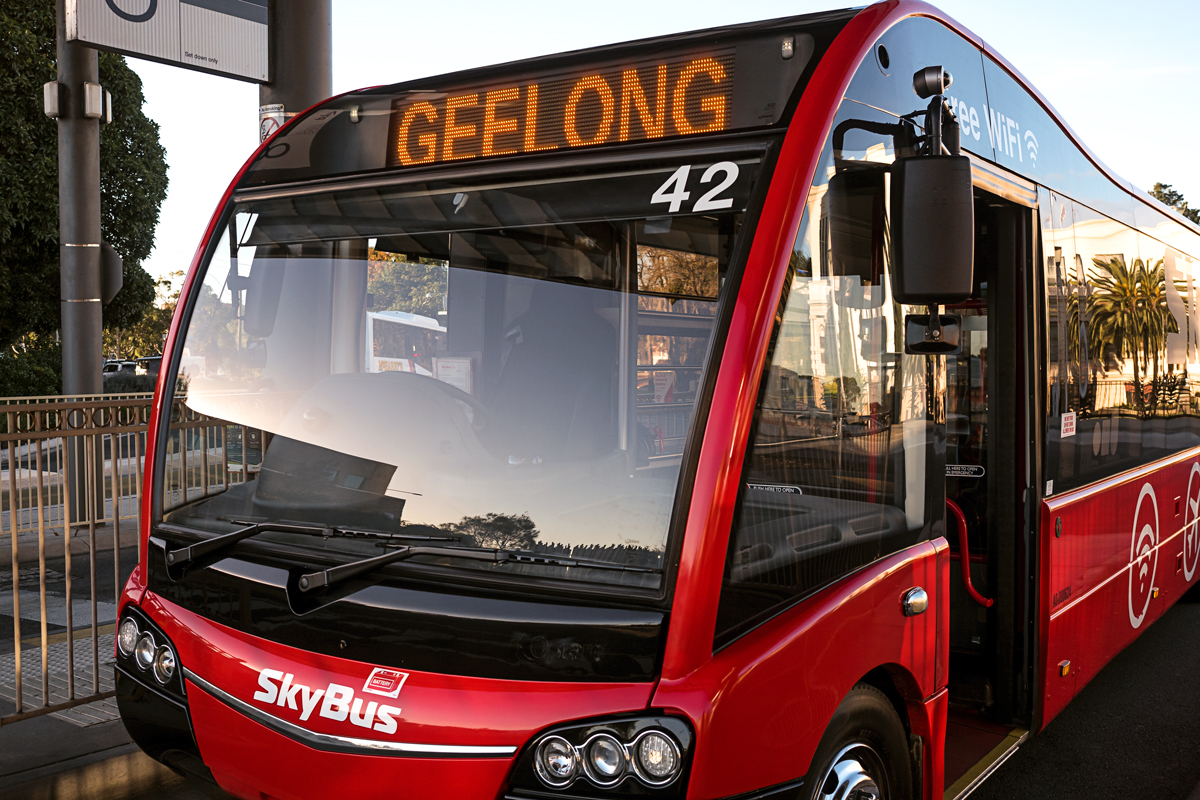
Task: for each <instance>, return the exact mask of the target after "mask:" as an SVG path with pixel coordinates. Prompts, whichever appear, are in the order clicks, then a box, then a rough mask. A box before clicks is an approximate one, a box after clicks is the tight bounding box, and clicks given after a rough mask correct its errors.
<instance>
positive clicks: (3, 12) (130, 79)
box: [0, 0, 167, 357]
mask: <svg viewBox="0 0 1200 800" xmlns="http://www.w3.org/2000/svg"><path fill="white" fill-rule="evenodd" d="M54 78H55V48H54V3H53V2H50V0H5V2H4V3H3V4H0V347H3V348H5V353H6V357H8V356H12V354H13V350H12V348H11V345H12V344H13V343H15V342H18V341H19V340H22V338H23V337H25V336H27V335H28V334H31V333H32V334H37V335H41V336H43V337H45V336H46V335H50V334H52V333H53V332H54V331H55V330H57V329H58V327H59V299H58V298H59V269H58V268H59V264H58V131H57V127H56V123H55V122H54V120H51V119H48V118H47V117H46V116H45V114H44V112H43V109H42V84H44V83H46V82H47V81H51V80H54ZM100 83H101V84H102V85H103V86H104V87H105V88H106V89H107V90H108V91H110V92H111V93H112V98H113V122H112V124H110V125H102V126H101V128H100V188H101V201H100V208H101V231H102V235H103V237H104V239H105V241H107V242H109V243H110V244H111V245H112V246H113V247H114V248H116V250H117V252H118V253H120V254H121V257H122V258H123V259H124V261H125V274H124V278H125V282H124V288H122V290H121V291H120V293H119V294H118V295H117V298H116V299H115V300H114V301H113V303H112V304H111V305H109V306H108V307H106V308H105V309H104V323H105V325H106V326H107V327H114V326H115V327H118V328H125V327H129V326H130V325H133V324H135V323H136V322H137V321H138V320H139V319H141V317H142V315H143V314H144V313H145V312H146V310H147V309H148V308H150V307H151V306H152V305H153V302H154V292H155V286H154V281H153V280H152V279H151V278H150V276H149V275H148V274H147V273H146V271H145V270H144V269H142V267H141V264H142V262H143V261H144V260H145V259H146V257H147V256H149V254H150V250H151V248H152V247H153V244H154V228H155V226H156V225H157V223H158V212H159V207H160V206H161V205H162V201H163V198H165V197H166V191H167V165H166V152H165V151H164V149H163V147H162V145H161V144H160V143H159V139H158V125H157V124H156V123H154V122H153V121H152V120H150V119H148V118H147V117H146V115H145V114H143V113H142V104H143V102H144V98H143V95H142V84H141V79H140V78H138V76H137V75H136V74H135V73H134V72H133V70H131V69H130V68H129V67H128V65H126V63H125V59H124V58H122V57H121V56H118V55H114V54H112V53H101V54H100ZM19 352H25V351H19ZM18 357H19V356H18Z"/></svg>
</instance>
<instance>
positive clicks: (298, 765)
mask: <svg viewBox="0 0 1200 800" xmlns="http://www.w3.org/2000/svg"><path fill="white" fill-rule="evenodd" d="M188 696H189V706H190V708H191V712H192V720H193V724H194V726H195V729H196V738H197V739H198V740H199V744H200V750H201V752H202V753H203V754H204V760H205V763H207V764H208V765H210V766H211V767H212V772H213V777H214V778H216V780H217V782H218V783H219V784H220V785H221V788H223V789H224V790H225V791H227V792H229V793H230V794H232V795H234V796H235V797H239V798H242V799H243V800H261V798H272V799H273V800H275V799H277V800H304V798H311V797H354V798H362V799H363V800H393V798H396V797H400V796H403V797H405V798H410V797H411V798H421V799H422V800H435V799H436V798H449V797H461V798H467V797H481V798H485V797H486V798H490V797H495V796H496V795H497V793H498V791H499V789H500V787H501V786H502V785H503V783H504V778H505V776H506V775H507V774H508V771H509V768H510V766H511V764H512V761H511V759H506V758H505V759H500V758H494V759H485V758H391V757H382V756H360V755H347V754H345V753H326V752H322V751H320V750H314V749H312V748H311V747H307V746H305V745H303V744H301V743H299V742H297V741H294V740H292V739H289V738H287V737H286V736H282V735H280V734H278V733H275V732H274V731H272V730H270V729H269V728H266V727H264V726H262V725H259V724H258V723H257V722H254V721H253V720H250V719H249V718H247V717H245V716H244V715H242V714H239V713H238V712H236V711H234V710H233V709H231V708H230V707H229V706H227V705H225V704H224V703H222V702H221V701H219V700H217V699H216V698H214V697H212V696H211V695H209V694H207V693H205V692H204V691H203V690H201V689H199V688H198V687H196V686H195V685H194V684H191V683H189V684H188ZM485 787H487V788H485ZM401 792H403V794H401Z"/></svg>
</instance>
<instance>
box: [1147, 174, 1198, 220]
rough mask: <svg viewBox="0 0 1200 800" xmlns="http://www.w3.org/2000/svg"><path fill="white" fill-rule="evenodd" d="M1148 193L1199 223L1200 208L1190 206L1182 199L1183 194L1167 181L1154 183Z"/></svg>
mask: <svg viewBox="0 0 1200 800" xmlns="http://www.w3.org/2000/svg"><path fill="white" fill-rule="evenodd" d="M1150 194H1151V195H1152V196H1153V197H1154V198H1156V199H1157V200H1158V201H1159V202H1161V203H1163V204H1164V205H1168V206H1170V207H1171V208H1173V209H1175V210H1176V211H1178V212H1179V213H1180V214H1182V215H1183V216H1185V217H1187V218H1188V219H1190V220H1191V221H1192V222H1195V223H1196V224H1197V225H1200V208H1192V207H1190V206H1189V205H1188V204H1187V200H1184V199H1183V195H1182V194H1180V193H1179V192H1177V191H1175V190H1174V189H1173V188H1171V184H1169V183H1156V184H1154V188H1153V189H1151V190H1150Z"/></svg>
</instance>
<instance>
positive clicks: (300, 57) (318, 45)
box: [60, 0, 333, 138]
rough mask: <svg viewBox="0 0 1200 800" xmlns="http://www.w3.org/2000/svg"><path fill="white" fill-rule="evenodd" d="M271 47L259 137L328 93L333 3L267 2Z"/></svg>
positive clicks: (261, 87) (260, 102) (262, 93)
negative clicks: (269, 3) (269, 80)
mask: <svg viewBox="0 0 1200 800" xmlns="http://www.w3.org/2000/svg"><path fill="white" fill-rule="evenodd" d="M60 2H61V0H60ZM270 48H271V82H270V83H263V84H259V87H258V105H259V120H260V133H262V134H264V136H263V138H265V134H269V133H271V132H272V131H273V130H274V127H277V126H278V124H279V123H281V122H283V121H285V120H287V119H290V118H291V117H294V116H295V115H296V114H298V113H300V112H301V111H303V110H304V109H306V108H308V107H309V106H311V105H314V104H315V103H318V102H320V101H322V100H324V99H325V98H327V97H329V96H330V95H331V94H333V4H332V0H283V1H282V2H280V1H279V0H275V2H272V3H271V42H270Z"/></svg>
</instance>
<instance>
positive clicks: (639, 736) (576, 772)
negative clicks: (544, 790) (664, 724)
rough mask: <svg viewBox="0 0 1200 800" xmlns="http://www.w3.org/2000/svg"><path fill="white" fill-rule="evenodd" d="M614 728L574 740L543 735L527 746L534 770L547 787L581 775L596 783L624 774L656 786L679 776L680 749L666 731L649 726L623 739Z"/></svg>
mask: <svg viewBox="0 0 1200 800" xmlns="http://www.w3.org/2000/svg"><path fill="white" fill-rule="evenodd" d="M615 733H616V732H615V731H614V732H608V731H602V732H598V733H592V734H591V735H589V736H588V737H587V738H586V739H584V740H583V741H582V742H580V743H572V742H571V741H569V740H568V739H567V738H566V737H565V736H562V735H559V734H550V735H547V736H544V737H542V738H541V739H540V740H538V742H537V743H536V744H535V745H534V748H533V767H534V771H535V772H536V773H537V776H538V778H540V779H541V781H542V783H544V784H546V785H547V786H549V787H551V788H553V789H562V788H564V787H566V786H569V785H571V784H572V783H574V782H575V781H576V780H577V779H579V778H581V777H582V778H586V779H587V780H588V781H589V782H591V783H592V784H594V785H596V786H599V787H602V788H606V787H610V786H616V785H617V784H618V783H620V782H621V781H622V780H624V779H625V778H628V777H633V778H636V779H637V780H638V781H640V782H641V783H643V784H645V785H647V786H651V787H656V788H657V787H660V786H666V785H667V784H669V783H671V782H672V781H674V780H675V779H676V778H677V777H679V774H680V772H681V771H682V768H683V750H682V748H681V747H680V745H679V743H678V742H677V741H676V739H675V737H674V736H672V735H671V734H670V733H669V732H667V731H665V730H659V729H653V728H652V729H648V730H641V731H638V732H636V733H634V735H632V736H629V737H628V738H624V739H622V738H618V736H617V735H615Z"/></svg>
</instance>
